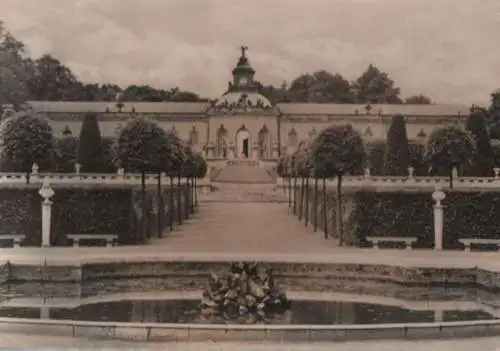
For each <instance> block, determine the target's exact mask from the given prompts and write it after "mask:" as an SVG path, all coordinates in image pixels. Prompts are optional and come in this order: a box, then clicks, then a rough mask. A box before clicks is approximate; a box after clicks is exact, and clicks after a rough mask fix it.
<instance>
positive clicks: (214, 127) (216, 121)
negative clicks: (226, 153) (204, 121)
mask: <svg viewBox="0 0 500 351" xmlns="http://www.w3.org/2000/svg"><path fill="white" fill-rule="evenodd" d="M209 123H210V142H212V143H213V144H214V145H217V137H218V132H219V130H220V129H221V127H223V128H224V129H225V130H226V131H227V139H226V142H227V143H231V142H233V143H234V144H236V134H237V132H238V131H239V130H240V129H241V128H246V129H247V130H248V132H249V134H250V144H251V145H254V143H256V142H258V136H259V132H260V131H261V130H262V128H263V127H264V126H266V128H267V130H268V134H269V140H268V142H269V145H271V144H272V143H273V142H277V141H278V124H277V118H276V116H274V115H267V116H262V115H260V116H259V115H250V116H248V115H235V116H234V115H224V116H211V117H210V120H209Z"/></svg>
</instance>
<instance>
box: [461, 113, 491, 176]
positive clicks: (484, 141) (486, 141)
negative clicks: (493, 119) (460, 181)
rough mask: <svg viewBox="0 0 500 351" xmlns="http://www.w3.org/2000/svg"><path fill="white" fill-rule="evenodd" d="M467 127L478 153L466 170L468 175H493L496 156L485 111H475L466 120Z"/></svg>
mask: <svg viewBox="0 0 500 351" xmlns="http://www.w3.org/2000/svg"><path fill="white" fill-rule="evenodd" d="M465 128H466V129H467V130H468V131H469V132H470V133H471V135H472V137H473V138H474V141H475V144H476V154H475V155H474V159H473V161H472V164H471V165H470V167H468V169H466V170H465V171H466V172H465V173H466V175H469V176H474V177H491V176H493V168H494V164H495V156H494V153H493V148H492V147H491V144H490V137H489V136H488V130H487V129H486V120H485V115H484V114H483V112H482V111H480V110H475V111H473V112H472V113H471V114H470V115H469V117H468V118H467V121H466V122H465Z"/></svg>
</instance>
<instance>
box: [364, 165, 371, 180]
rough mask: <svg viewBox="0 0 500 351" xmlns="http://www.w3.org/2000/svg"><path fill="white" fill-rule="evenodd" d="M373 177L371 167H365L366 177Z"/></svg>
mask: <svg viewBox="0 0 500 351" xmlns="http://www.w3.org/2000/svg"><path fill="white" fill-rule="evenodd" d="M370 177H371V171H370V168H369V167H366V168H365V178H370Z"/></svg>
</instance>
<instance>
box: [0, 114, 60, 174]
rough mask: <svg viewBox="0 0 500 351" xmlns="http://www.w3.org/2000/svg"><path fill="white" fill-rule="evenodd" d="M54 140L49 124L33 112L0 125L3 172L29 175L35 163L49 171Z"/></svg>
mask: <svg viewBox="0 0 500 351" xmlns="http://www.w3.org/2000/svg"><path fill="white" fill-rule="evenodd" d="M54 149H55V140H54V135H53V132H52V128H51V127H50V125H49V123H48V122H47V121H46V120H45V119H43V118H41V117H39V116H37V115H35V114H34V113H33V112H32V111H23V112H19V113H17V114H15V115H14V116H12V117H9V118H7V119H5V120H3V121H2V122H1V123H0V170H1V171H3V172H30V171H31V169H32V166H33V164H34V163H36V164H37V165H38V167H39V170H40V171H50V170H51V169H52V168H53V162H54Z"/></svg>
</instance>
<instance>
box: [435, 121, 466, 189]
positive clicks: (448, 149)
mask: <svg viewBox="0 0 500 351" xmlns="http://www.w3.org/2000/svg"><path fill="white" fill-rule="evenodd" d="M475 154H476V143H475V141H474V139H473V138H472V136H471V134H470V133H469V132H467V131H466V130H464V129H462V128H460V127H459V126H447V127H442V128H439V129H436V130H434V131H433V132H432V133H431V135H430V136H429V139H428V141H427V146H426V159H427V160H428V163H429V165H430V167H431V171H430V173H431V174H432V175H438V176H445V175H448V176H449V177H450V188H453V168H455V167H456V168H457V169H458V168H461V167H464V166H467V165H471V164H472V161H473V158H474V155H475Z"/></svg>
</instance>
